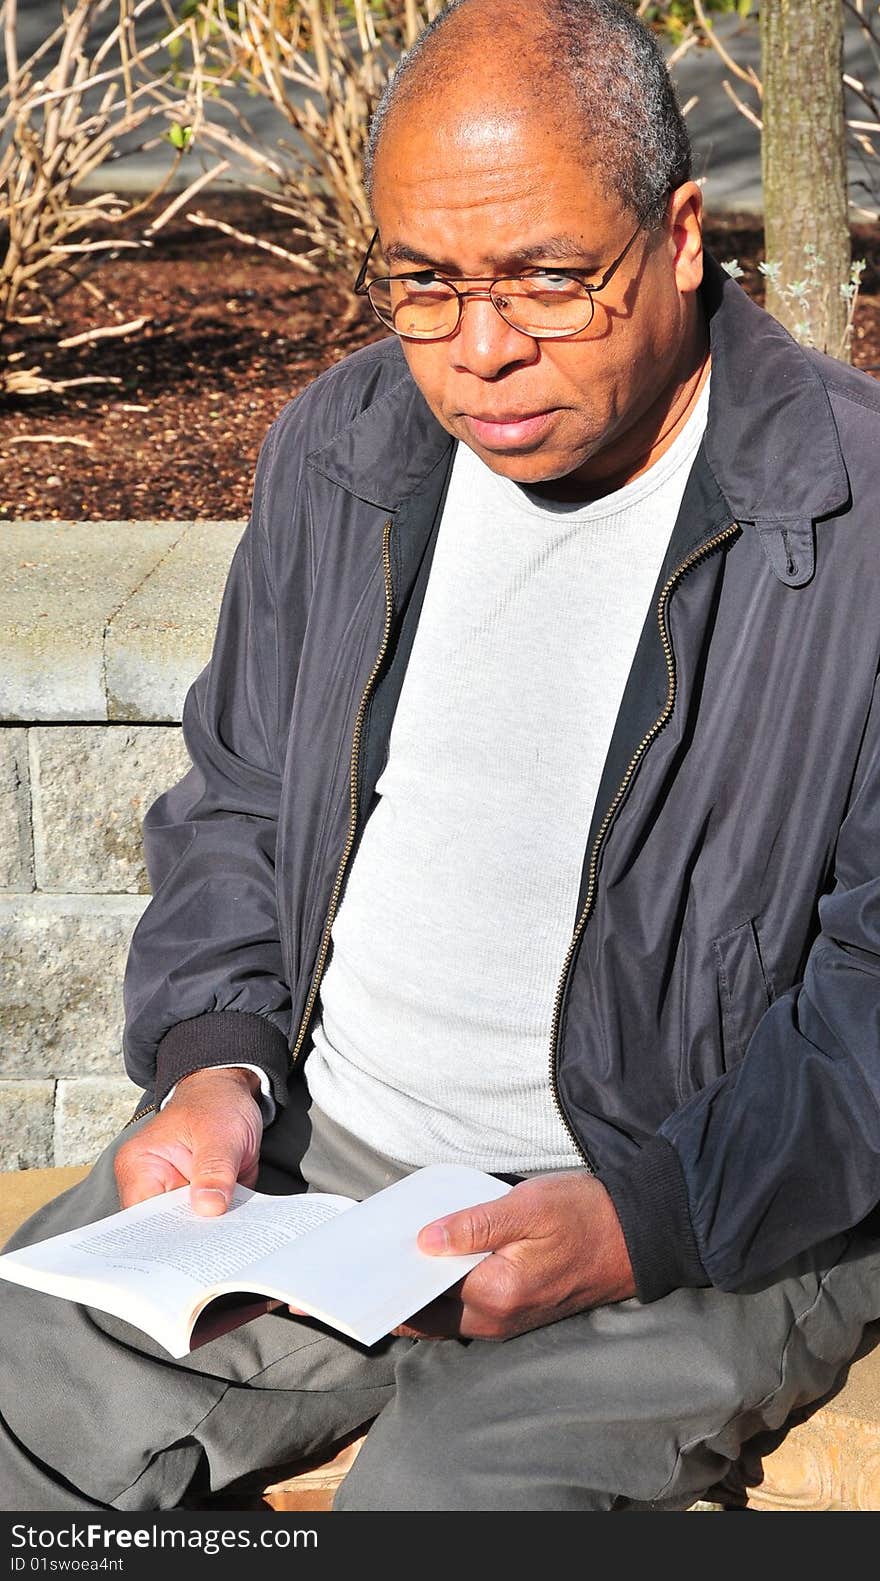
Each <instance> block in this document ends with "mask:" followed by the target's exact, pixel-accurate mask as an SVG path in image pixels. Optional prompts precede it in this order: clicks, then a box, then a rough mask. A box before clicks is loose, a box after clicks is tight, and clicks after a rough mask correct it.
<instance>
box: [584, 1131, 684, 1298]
mask: <svg viewBox="0 0 880 1581" xmlns="http://www.w3.org/2000/svg"><path fill="white" fill-rule="evenodd" d="M597 1173H598V1179H599V1180H601V1182H602V1184H603V1186H604V1187H605V1189H606V1191H607V1192H608V1194H609V1196H610V1197H611V1200H612V1201H613V1203H614V1206H615V1208H616V1209H617V1216H618V1218H619V1220H620V1226H621V1229H622V1230H623V1236H624V1240H625V1241H626V1247H627V1251H628V1252H629V1257H630V1262H631V1263H632V1269H633V1277H634V1279H635V1283H636V1294H637V1296H638V1298H639V1300H640V1301H643V1302H647V1301H657V1300H659V1298H660V1297H661V1296H665V1295H668V1294H669V1292H670V1290H678V1289H679V1288H681V1287H682V1286H684V1287H689V1288H693V1287H698V1286H700V1285H710V1284H711V1283H712V1281H711V1279H710V1278H709V1276H708V1274H707V1273H706V1270H705V1268H704V1267H703V1263H702V1259H701V1257H700V1254H699V1251H698V1249H697V1242H696V1239H695V1237H694V1232H693V1227H692V1225H691V1217H690V1207H689V1204H688V1195H687V1186H686V1184H685V1178H684V1172H683V1170H682V1167H681V1163H680V1161H679V1157H678V1154H677V1152H676V1151H675V1148H674V1147H673V1146H672V1143H671V1142H668V1141H667V1140H666V1138H665V1137H664V1136H654V1137H652V1138H651V1140H650V1142H648V1143H647V1145H646V1146H645V1147H643V1148H642V1150H641V1152H640V1153H639V1154H638V1156H637V1158H636V1159H635V1160H634V1161H632V1162H631V1163H629V1164H627V1165H626V1166H625V1168H621V1169H620V1170H609V1171H608V1172H602V1171H598V1172H597Z"/></svg>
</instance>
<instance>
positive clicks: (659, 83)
mask: <svg viewBox="0 0 880 1581" xmlns="http://www.w3.org/2000/svg"><path fill="white" fill-rule="evenodd" d="M511 116H513V117H515V118H517V119H518V118H521V117H529V118H531V119H532V120H534V121H535V122H536V123H540V124H541V125H542V126H544V127H546V128H547V129H548V130H550V131H552V132H553V133H554V135H555V136H556V137H557V138H559V139H565V140H566V142H567V147H568V148H569V150H571V149H572V148H575V149H578V150H582V151H583V157H584V161H585V166H586V165H588V166H589V168H590V171H591V174H592V176H593V177H594V179H596V178H598V180H599V182H600V184H601V185H602V186H603V187H604V188H605V190H606V191H608V192H609V193H613V194H614V195H615V196H616V197H617V198H618V199H619V200H620V202H621V203H622V204H623V205H624V206H625V207H626V208H627V209H628V210H630V211H631V212H632V213H633V214H634V215H635V216H636V217H637V218H638V219H640V220H641V221H642V222H643V223H645V224H648V225H651V224H656V223H659V221H660V220H661V219H662V217H663V213H664V211H665V206H666V198H667V196H668V194H669V192H670V191H671V190H672V189H673V188H675V187H677V186H679V185H681V183H682V182H684V181H686V180H687V179H688V178H689V175H690V145H689V141H688V135H687V131H686V128H685V125H684V121H683V119H682V116H681V113H680V111H679V109H678V105H677V103H676V100H675V94H674V91H673V89H672V85H671V83H670V81H669V76H668V72H667V70H666V64H665V61H664V60H663V57H662V54H661V53H660V50H659V49H658V47H657V45H656V43H655V42H654V39H653V37H652V35H651V33H650V32H649V31H648V29H647V28H645V27H644V26H643V25H642V24H641V23H640V22H638V21H637V19H636V18H635V16H634V14H633V12H632V11H631V10H630V9H629V8H628V7H627V6H625V5H623V4H622V3H620V0H507V3H505V4H504V5H501V4H500V3H499V0H453V4H451V5H450V6H448V7H447V9H446V10H444V11H442V12H441V13H440V15H439V17H437V19H436V20H435V21H434V22H433V23H432V24H431V25H430V27H428V28H427V29H426V30H425V32H424V33H423V34H422V35H421V37H420V38H419V39H418V40H417V41H416V43H415V44H414V45H413V47H412V49H411V50H410V51H409V52H408V54H407V55H405V56H404V57H403V59H402V61H401V63H400V65H399V67H398V69H397V71H396V72H395V74H394V76H393V77H392V79H391V81H390V83H389V85H388V87H387V88H386V90H385V93H384V94H383V96H382V99H381V100H380V102H379V105H378V107H377V109H376V113H375V115H374V117H373V122H372V126H371V131H370V139H369V145H368V149H367V159H366V179H367V190H368V192H369V193H370V194H371V195H372V185H373V177H374V173H375V167H376V164H377V162H378V160H379V158H380V153H381V148H382V143H383V140H384V138H385V135H386V132H387V131H388V129H389V127H390V126H391V124H392V123H394V124H395V126H396V127H397V128H398V129H401V128H403V127H404V123H405V122H406V121H407V120H408V119H409V118H410V117H418V118H419V121H420V122H421V123H422V124H424V119H425V118H426V117H430V118H431V119H432V120H433V121H435V122H436V123H437V125H438V135H439V134H440V133H441V132H442V129H443V128H445V127H449V126H450V125H451V124H452V123H457V124H458V125H459V126H461V125H462V124H468V125H469V128H470V132H471V135H478V131H477V127H478V123H479V121H481V120H492V119H493V118H494V119H496V120H497V119H498V118H499V117H507V118H510V117H511Z"/></svg>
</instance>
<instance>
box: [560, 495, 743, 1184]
mask: <svg viewBox="0 0 880 1581" xmlns="http://www.w3.org/2000/svg"><path fill="white" fill-rule="evenodd" d="M738 532H739V523H738V522H731V524H730V526H729V527H726V528H725V529H724V532H721V533H718V534H716V536H715V537H714V538H709V539H707V541H706V543H704V544H701V545H700V547H699V549H695V550H694V551H693V552H692V553H691V554H689V555H688V557H687V559H686V560H683V561H682V562H681V565H680V566H677V567H676V569H675V570H674V571H673V572H672V574H671V575H670V576H669V577H668V578H667V580H666V582H665V583H664V585H663V589H662V591H661V593H660V597H659V599H658V601H657V622H658V625H659V627H660V641H661V643H662V644H663V654H664V657H665V659H666V671H667V677H668V683H667V692H666V702H665V703H664V705H663V709H662V711H661V713H660V714H659V715H658V716H657V718H656V719H655V720H654V723H653V725H652V726H651V728H650V730H649V731H648V733H647V735H644V736H643V737H642V739H641V741H640V742H639V744H638V746H637V747H636V750H635V752H634V753H633V755H632V757H631V758H630V760H629V763H628V765H627V769H626V773H625V774H624V776H623V779H622V780H621V782H620V784H619V785H618V787H617V790H616V792H615V794H614V798H613V800H612V802H611V804H610V806H609V808H608V810H607V812H606V813H605V816H604V818H603V819H602V823H601V824H600V826H599V830H598V833H597V835H596V838H595V840H594V841H593V849H592V851H591V852H590V867H589V877H588V880H587V894H586V899H585V900H584V905H583V909H582V911H581V914H580V916H579V917H578V919H577V923H576V925H575V930H574V933H573V934H572V938H571V943H570V944H569V946H568V952H567V954H566V957H565V961H564V962H563V966H562V975H561V976H560V979H559V984H558V986H557V989H556V999H555V1001H554V1005H553V1020H552V1022H551V1027H550V1088H551V1091H552V1093H553V1102H554V1103H555V1105H556V1109H557V1112H558V1114H559V1118H560V1119H561V1121H562V1123H563V1125H564V1126H565V1129H566V1131H567V1132H568V1134H569V1136H570V1137H571V1139H572V1141H573V1143H574V1145H575V1147H576V1148H577V1150H578V1152H579V1153H580V1155H581V1157H582V1158H583V1161H584V1164H585V1165H586V1167H587V1169H589V1170H590V1171H592V1168H593V1166H592V1164H591V1162H590V1159H589V1157H588V1156H587V1153H586V1151H585V1149H584V1147H583V1144H582V1143H581V1141H580V1139H579V1137H578V1136H577V1134H576V1132H575V1130H574V1127H573V1126H572V1125H571V1123H570V1122H569V1119H568V1116H567V1114H566V1113H565V1110H564V1109H563V1107H562V1100H561V1098H560V1096H559V1082H558V1079H557V1066H558V1062H559V1047H558V1044H559V1022H560V1018H561V1015H562V1001H563V999H564V997H565V988H566V984H567V981H568V974H569V969H570V967H571V963H572V959H573V957H574V953H575V950H576V949H577V946H578V941H579V939H580V937H581V934H582V933H583V931H584V928H585V927H586V925H587V922H588V921H589V918H590V913H591V911H592V909H593V902H594V901H595V898H596V877H597V871H598V865H599V852H600V850H601V847H602V842H603V840H604V839H605V836H606V834H607V833H608V827H609V824H610V823H611V820H612V819H613V817H614V814H615V813H616V811H617V809H618V807H619V806H620V803H621V800H622V799H623V796H624V795H625V793H626V790H627V787H628V785H629V782H630V780H631V779H632V777H633V774H634V773H635V770H636V767H637V766H638V763H639V761H640V759H641V758H642V757H643V756H644V754H645V752H646V751H647V749H648V747H649V746H650V745H651V742H652V741H653V740H654V738H655V736H657V735H659V733H660V731H661V730H662V729H663V727H664V725H665V724H666V723H667V721H668V719H669V716H670V714H671V713H672V710H673V708H674V706H675V655H674V654H673V651H672V643H671V641H670V637H669V630H668V627H667V624H666V609H667V605H668V603H669V597H670V594H671V592H672V589H673V587H674V586H675V584H676V582H678V581H679V580H680V579H681V577H683V576H685V575H686V573H687V572H688V571H690V570H692V569H693V567H694V566H695V565H696V564H697V563H698V562H699V561H700V560H703V559H704V558H705V557H706V555H708V554H711V553H713V551H714V550H715V549H717V548H718V546H719V544H722V543H724V541H725V539H727V538H732V537H733V536H734V534H735V533H738Z"/></svg>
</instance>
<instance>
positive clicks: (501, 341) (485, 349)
mask: <svg viewBox="0 0 880 1581" xmlns="http://www.w3.org/2000/svg"><path fill="white" fill-rule="evenodd" d="M449 346H450V355H451V357H452V360H453V365H454V367H455V369H456V371H457V372H461V373H473V374H475V375H476V377H477V378H479V379H495V378H497V377H498V375H499V374H500V373H503V372H505V370H506V369H508V368H510V367H516V366H520V365H522V364H529V363H532V362H534V361H535V360H536V358H537V357H538V354H539V353H538V342H537V341H536V340H534V339H533V337H532V336H531V335H526V334H523V332H522V330H519V329H514V328H513V327H512V325H510V324H508V323H506V322H505V320H504V319H503V318H502V317H501V314H500V313H499V311H498V309H497V308H496V307H495V305H494V303H493V302H492V301H491V299H490V297H489V295H488V292H486V293H484V292H482V291H479V290H477V291H474V292H469V293H468V295H467V296H466V297H465V300H464V301H463V302H462V306H461V320H460V322H459V326H458V331H457V333H456V334H455V335H453V337H452V339H451V340H450V342H449Z"/></svg>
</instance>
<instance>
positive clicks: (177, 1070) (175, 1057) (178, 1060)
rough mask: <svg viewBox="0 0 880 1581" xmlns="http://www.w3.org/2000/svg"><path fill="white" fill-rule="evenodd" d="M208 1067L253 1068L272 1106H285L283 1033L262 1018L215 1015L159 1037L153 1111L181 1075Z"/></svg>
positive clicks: (178, 1026)
mask: <svg viewBox="0 0 880 1581" xmlns="http://www.w3.org/2000/svg"><path fill="white" fill-rule="evenodd" d="M212 1065H256V1066H258V1067H259V1069H260V1070H262V1071H265V1073H266V1075H267V1077H268V1079H269V1083H270V1086H271V1089H272V1097H273V1098H274V1099H275V1102H276V1104H278V1105H283V1104H285V1103H286V1102H287V1075H288V1071H289V1069H290V1054H289V1051H288V1047H287V1039H286V1038H285V1036H284V1034H283V1033H282V1032H279V1030H278V1028H277V1027H276V1026H273V1024H272V1022H271V1021H267V1020H266V1019H265V1017H264V1016H257V1015H253V1014H251V1013H250V1012H249V1011H238V1010H215V1011H210V1012H209V1013H208V1014H207V1015H203V1016H194V1017H193V1019H192V1020H191V1021H178V1022H177V1024H176V1026H173V1027H171V1028H170V1030H169V1031H168V1032H166V1033H165V1036H164V1038H163V1039H162V1041H161V1043H160V1044H159V1049H158V1053H157V1057H156V1109H157V1110H158V1109H160V1108H161V1107H162V1104H163V1103H164V1101H165V1099H166V1097H167V1096H168V1094H169V1092H170V1091H171V1088H172V1087H174V1086H175V1085H176V1083H177V1082H179V1081H182V1079H183V1077H184V1076H190V1075H192V1073H193V1071H196V1070H204V1069H206V1068H207V1067H209V1066H212Z"/></svg>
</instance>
